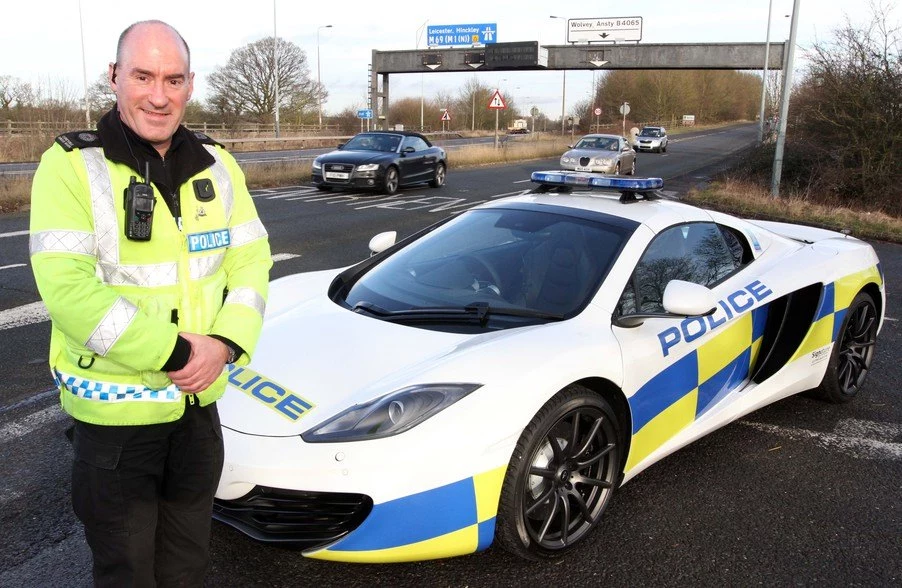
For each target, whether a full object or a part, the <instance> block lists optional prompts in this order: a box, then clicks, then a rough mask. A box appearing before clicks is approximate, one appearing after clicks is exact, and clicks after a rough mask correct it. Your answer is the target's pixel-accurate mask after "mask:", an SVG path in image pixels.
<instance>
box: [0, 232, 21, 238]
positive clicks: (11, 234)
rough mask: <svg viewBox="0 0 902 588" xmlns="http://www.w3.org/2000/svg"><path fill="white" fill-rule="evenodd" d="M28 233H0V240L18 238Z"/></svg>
mask: <svg viewBox="0 0 902 588" xmlns="http://www.w3.org/2000/svg"><path fill="white" fill-rule="evenodd" d="M27 234H28V231H13V232H11V233H0V239H2V238H3V237H19V236H21V235H27Z"/></svg>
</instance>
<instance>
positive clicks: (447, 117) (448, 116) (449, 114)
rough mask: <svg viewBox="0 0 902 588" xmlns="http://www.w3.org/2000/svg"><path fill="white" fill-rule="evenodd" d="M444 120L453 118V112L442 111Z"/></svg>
mask: <svg viewBox="0 0 902 588" xmlns="http://www.w3.org/2000/svg"><path fill="white" fill-rule="evenodd" d="M442 120H451V113H450V112H448V111H447V110H443V111H442Z"/></svg>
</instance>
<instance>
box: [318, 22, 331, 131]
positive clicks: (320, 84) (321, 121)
mask: <svg viewBox="0 0 902 588" xmlns="http://www.w3.org/2000/svg"><path fill="white" fill-rule="evenodd" d="M331 28H332V25H330V24H328V25H322V26H319V27H317V28H316V109H317V111H318V113H319V127H318V129H319V130H323V97H322V94H321V93H320V92H321V91H322V87H323V86H322V76H321V72H320V67H319V32H320V31H321V30H323V29H331Z"/></svg>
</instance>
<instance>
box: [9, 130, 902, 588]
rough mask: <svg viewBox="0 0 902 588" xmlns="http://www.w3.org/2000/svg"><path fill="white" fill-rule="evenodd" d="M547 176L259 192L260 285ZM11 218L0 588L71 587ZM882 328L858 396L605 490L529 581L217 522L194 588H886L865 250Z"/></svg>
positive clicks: (47, 416)
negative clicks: (568, 543) (267, 251)
mask: <svg viewBox="0 0 902 588" xmlns="http://www.w3.org/2000/svg"><path fill="white" fill-rule="evenodd" d="M754 136H755V128H754V126H748V127H739V128H731V129H726V130H721V131H715V132H710V133H705V134H699V135H697V136H693V137H675V140H674V141H673V142H672V143H671V146H670V147H669V148H668V151H667V153H665V154H640V156H639V175H655V176H661V177H664V178H665V181H666V182H667V183H666V184H665V188H671V187H673V186H686V185H689V184H692V183H696V182H703V181H704V180H705V179H706V178H707V177H708V176H709V175H710V173H711V172H712V171H713V170H717V169H719V167H722V166H723V165H724V163H723V162H724V158H725V156H728V155H729V154H731V153H734V154H735V153H736V152H737V151H738V150H740V149H741V148H742V147H743V146H744V145H747V144H749V143H750V142H751V141H753V140H754ZM554 167H556V162H555V161H538V162H523V163H517V164H512V165H508V166H492V167H486V168H476V169H468V170H456V169H455V168H454V165H453V160H452V162H451V171H450V173H449V175H448V184H447V185H446V186H445V187H444V188H442V189H439V190H432V189H429V188H414V189H407V190H402V191H401V192H400V193H399V194H397V195H395V196H393V197H385V196H381V195H373V194H357V193H340V192H334V193H321V192H318V191H316V190H315V189H313V188H312V187H310V186H297V187H284V188H279V189H274V190H263V191H256V192H255V193H254V196H255V203H256V205H257V207H258V209H259V211H260V214H261V217H262V218H263V221H264V223H265V224H266V226H267V228H268V230H269V232H270V240H271V244H272V250H273V253H274V254H275V256H276V259H277V261H276V263H275V265H274V270H273V276H272V277H273V278H275V277H279V276H282V275H287V274H290V273H295V272H299V271H309V270H316V269H325V268H328V267H338V266H342V265H346V264H349V263H352V262H354V261H356V260H358V259H361V258H363V257H365V256H366V254H367V252H366V244H367V242H368V240H369V238H370V237H371V236H372V235H374V234H376V233H378V232H380V231H383V230H389V229H395V230H398V232H399V236H404V235H407V234H410V233H411V232H413V231H415V230H417V229H419V228H422V227H423V226H426V225H427V224H430V223H432V222H434V221H438V220H440V219H441V218H443V217H444V216H446V215H448V214H451V213H454V212H455V211H459V210H463V209H465V208H467V207H469V206H472V205H474V204H476V203H478V202H481V201H485V200H489V199H493V198H496V197H500V196H503V195H507V194H513V193H519V192H521V191H524V190H527V189H528V188H529V186H528V184H527V183H524V182H523V180H524V179H525V178H528V173H529V172H530V171H534V170H538V169H549V168H554ZM25 231H27V215H25V214H18V215H7V216H2V217H0V337H2V340H3V343H2V346H0V382H2V383H0V528H2V530H3V535H4V537H3V544H4V549H3V550H0V586H4V587H6V586H10V587H14V586H86V585H89V584H90V569H89V568H90V554H89V551H88V549H87V546H86V545H85V543H84V538H83V534H82V532H81V529H80V525H79V524H78V522H77V521H76V520H75V518H74V515H73V514H72V511H71V508H70V507H69V467H70V464H71V449H70V447H69V445H68V442H67V441H66V440H65V438H64V437H63V431H64V429H65V428H66V426H67V425H68V417H64V415H62V413H61V412H60V410H59V408H58V406H57V404H58V403H57V400H56V394H55V392H53V391H50V386H51V383H50V379H49V374H48V371H47V368H46V354H47V339H48V335H49V323H48V322H47V321H46V320H45V319H44V318H43V317H42V314H41V312H42V310H41V305H40V303H39V298H38V295H37V293H36V290H35V286H34V282H33V279H32V278H31V272H30V268H29V267H28V257H27V249H28V246H27V241H28V237H27V234H26V233H25ZM873 245H874V247H875V248H876V250H877V252H878V255H880V258H881V263H882V264H883V269H884V273H885V275H886V276H887V281H888V287H887V290H888V297H889V299H888V313H887V317H888V319H889V320H887V322H886V324H885V326H884V329H883V332H882V333H881V336H880V338H879V341H878V347H877V354H876V358H875V361H874V364H873V369H872V373H871V374H870V377H869V380H868V383H867V385H866V388H865V390H864V391H863V393H862V395H861V397H860V398H859V399H857V400H856V401H855V402H854V403H852V404H850V405H844V406H835V405H828V404H825V403H822V402H819V401H816V400H813V399H810V398H808V397H806V396H796V397H792V398H789V399H786V400H784V401H781V402H779V403H777V404H774V405H772V406H770V407H767V408H764V409H762V410H759V411H757V412H755V413H752V414H751V415H749V416H747V417H745V418H743V419H741V420H739V421H737V422H735V423H733V424H731V425H728V426H726V427H724V428H722V429H720V430H719V431H717V432H715V433H713V434H711V435H709V436H707V437H705V438H704V439H701V440H699V441H697V442H696V443H694V444H692V445H690V446H688V447H686V448H684V449H682V450H680V451H679V452H677V453H675V454H674V455H672V456H670V457H668V458H667V459H665V460H663V461H662V462H661V463H659V464H656V465H655V466H653V467H651V468H650V469H649V470H647V471H646V472H644V473H642V474H641V475H640V476H638V477H637V478H636V479H635V480H633V481H631V482H630V483H629V484H627V485H626V486H624V487H623V488H621V489H620V490H619V491H618V493H617V496H615V498H614V501H613V502H612V504H611V507H610V508H609V510H608V511H607V513H606V515H605V518H604V520H603V521H602V523H601V526H600V528H599V529H598V530H597V532H596V533H595V536H594V540H593V541H590V542H589V543H587V544H585V545H582V546H581V547H580V548H578V549H577V550H576V551H575V552H574V553H572V554H571V555H570V556H568V557H566V558H565V559H563V560H558V561H555V562H546V563H530V562H524V561H521V560H519V559H516V558H514V557H512V556H510V555H508V554H507V553H505V552H504V551H502V550H500V549H498V548H494V547H493V548H490V549H488V550H487V551H485V552H482V553H479V554H474V555H471V556H466V557H460V558H454V559H449V560H439V561H431V562H421V563H411V564H395V565H382V566H375V565H350V564H336V563H327V562H318V561H313V560H306V559H304V558H302V557H301V556H300V554H299V553H297V552H294V551H291V550H285V549H280V548H275V547H271V546H267V545H263V544H260V543H257V542H255V541H252V540H250V539H248V538H246V537H245V536H243V535H241V534H240V533H238V532H236V531H234V530H232V529H231V528H229V527H226V526H224V525H221V524H218V523H216V524H214V530H213V538H212V547H213V567H212V570H211V572H210V576H209V582H208V584H209V585H210V586H235V587H238V586H240V587H249V586H267V587H269V586H297V585H320V586H348V587H351V586H361V587H362V586H367V587H369V586H422V585H426V584H429V585H435V586H517V587H519V586H523V585H526V584H535V585H569V586H597V585H601V584H602V583H608V584H615V585H654V586H686V585H693V586H695V585H698V586H724V585H751V584H765V585H789V584H793V585H795V584H806V585H807V584H824V585H860V586H886V585H893V584H899V583H902V392H900V390H899V386H898V382H900V381H902V362H900V361H899V358H900V357H902V353H900V349H902V335H900V326H899V320H898V319H899V317H900V314H899V310H898V309H899V308H900V305H902V296H900V290H899V277H900V276H902V246H899V245H894V244H887V243H874V244H873Z"/></svg>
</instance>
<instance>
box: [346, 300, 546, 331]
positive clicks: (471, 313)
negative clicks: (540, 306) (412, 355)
mask: <svg viewBox="0 0 902 588" xmlns="http://www.w3.org/2000/svg"><path fill="white" fill-rule="evenodd" d="M354 312H365V313H367V314H369V315H372V316H375V317H379V318H381V319H383V320H387V321H391V322H398V323H474V324H478V325H480V326H485V324H486V322H488V319H489V316H491V315H496V316H517V317H524V318H537V319H543V320H548V321H560V320H564V315H562V314H555V313H550V312H543V311H540V310H532V309H530V308H515V307H493V306H489V304H487V303H485V302H476V303H473V304H470V305H467V306H464V307H459V306H433V307H424V308H411V309H408V310H386V309H384V308H382V307H380V306H377V305H375V304H373V303H372V302H366V301H361V302H358V303H357V304H356V305H354Z"/></svg>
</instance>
